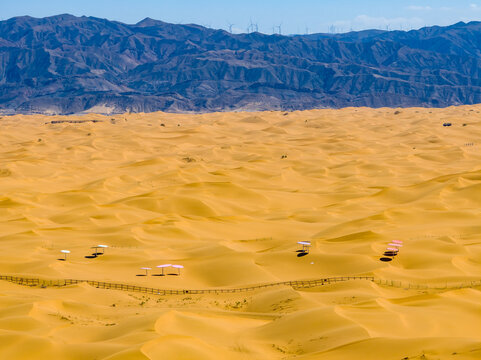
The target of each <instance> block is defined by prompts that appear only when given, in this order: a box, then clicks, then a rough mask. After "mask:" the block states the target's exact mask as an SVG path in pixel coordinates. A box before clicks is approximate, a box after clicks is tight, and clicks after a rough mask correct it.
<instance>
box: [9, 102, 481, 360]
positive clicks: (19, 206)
mask: <svg viewBox="0 0 481 360" xmlns="http://www.w3.org/2000/svg"><path fill="white" fill-rule="evenodd" d="M480 111H481V106H470V107H458V108H447V109H401V110H397V111H396V110H394V109H378V110H373V109H365V108H361V109H343V110H316V111H305V112H291V113H283V112H263V113H216V114H205V115H172V114H164V113H153V114H127V115H117V116H109V117H105V116H100V115H88V116H70V117H46V116H14V117H3V118H1V119H0V144H1V147H0V251H1V254H2V261H0V274H3V275H17V276H31V277H41V278H45V279H65V278H72V279H89V280H102V281H112V282H122V283H128V284H134V285H142V286H149V287H156V288H169V289H170V288H171V289H208V288H216V287H223V288H225V287H236V286H238V287H240V286H244V285H250V284H258V283H267V282H277V281H286V280H297V279H319V278H324V277H332V276H348V275H354V276H359V275H368V276H374V277H376V278H377V279H388V280H394V281H403V282H404V283H410V284H415V285H418V286H422V285H430V286H431V285H437V286H439V287H440V288H441V287H443V286H444V287H447V288H446V289H445V290H422V289H421V290H418V289H411V288H407V287H406V286H401V287H391V286H379V285H377V284H374V283H372V282H370V281H347V282H343V283H337V284H332V285H325V286H322V287H319V288H314V289H306V290H302V289H298V290H294V289H292V288H290V287H282V286H281V287H273V288H268V289H262V290H258V291H253V292H245V293H236V294H219V295H215V294H203V295H175V296H174V295H173V296H156V295H145V294H139V293H129V292H121V291H114V290H103V289H97V288H95V287H92V286H90V285H87V284H85V283H84V284H80V285H74V286H67V287H60V288H50V287H49V288H39V287H25V286H20V285H16V284H11V283H7V282H3V281H2V282H0V358H2V359H48V358H50V359H78V360H80V359H82V360H83V359H285V358H287V359H290V358H299V359H369V360H377V359H379V360H386V359H399V360H400V359H480V358H481V311H480V305H481V289H480V288H479V287H472V288H469V287H468V288H463V289H453V288H450V287H449V286H450V284H456V283H468V282H469V281H476V280H480V279H481V113H480ZM91 120H96V121H95V122H93V121H91ZM443 123H451V126H443ZM392 239H399V240H402V241H403V244H404V246H403V247H402V249H401V251H400V253H399V255H398V256H396V257H395V258H394V260H393V261H391V262H381V261H379V258H380V256H381V255H382V253H383V251H384V249H385V248H386V246H388V243H389V242H390V241H391V240H392ZM297 241H311V242H312V248H311V251H310V253H309V255H307V256H304V257H297V256H296V255H297V253H296V250H297V249H298V247H297ZM97 244H106V245H108V246H109V248H108V249H107V251H106V254H105V255H102V256H98V257H97V258H86V257H85V256H91V254H92V252H93V251H94V250H93V249H92V248H91V247H92V246H94V245H97ZM62 249H68V250H70V251H71V253H70V254H69V256H68V258H67V261H60V260H58V259H59V258H61V257H62V255H61V253H60V250H62ZM165 263H170V264H181V265H184V266H185V268H184V269H183V270H182V272H181V275H180V276H164V277H160V276H146V277H141V276H137V275H140V274H142V270H140V268H141V267H152V268H154V267H155V266H156V265H159V264H165Z"/></svg>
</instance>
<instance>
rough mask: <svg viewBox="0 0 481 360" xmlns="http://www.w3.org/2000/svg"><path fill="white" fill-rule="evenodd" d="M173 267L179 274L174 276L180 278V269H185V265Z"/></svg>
mask: <svg viewBox="0 0 481 360" xmlns="http://www.w3.org/2000/svg"><path fill="white" fill-rule="evenodd" d="M172 267H173V268H174V269H177V274H174V275H179V276H180V269H183V268H184V266H183V265H172Z"/></svg>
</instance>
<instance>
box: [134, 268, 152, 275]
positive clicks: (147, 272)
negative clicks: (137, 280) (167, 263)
mask: <svg viewBox="0 0 481 360" xmlns="http://www.w3.org/2000/svg"><path fill="white" fill-rule="evenodd" d="M140 269H141V270H145V275H144V274H142V275H137V276H147V275H149V270H152V268H149V267H141V268H140Z"/></svg>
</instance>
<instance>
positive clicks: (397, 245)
mask: <svg viewBox="0 0 481 360" xmlns="http://www.w3.org/2000/svg"><path fill="white" fill-rule="evenodd" d="M389 245H390V246H396V247H402V244H398V243H391V244H389Z"/></svg>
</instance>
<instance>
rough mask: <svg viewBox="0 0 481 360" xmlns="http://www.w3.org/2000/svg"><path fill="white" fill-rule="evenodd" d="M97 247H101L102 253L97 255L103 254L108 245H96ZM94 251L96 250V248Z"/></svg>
mask: <svg viewBox="0 0 481 360" xmlns="http://www.w3.org/2000/svg"><path fill="white" fill-rule="evenodd" d="M97 247H98V248H100V249H102V253H99V254H98V255H103V254H105V249H107V248H108V245H97ZM95 252H97V250H96V251H95Z"/></svg>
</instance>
